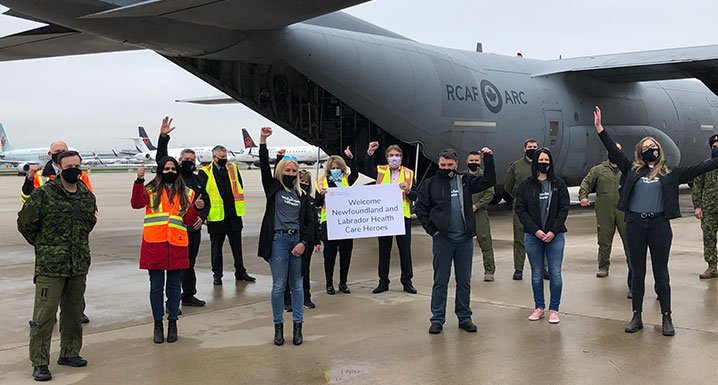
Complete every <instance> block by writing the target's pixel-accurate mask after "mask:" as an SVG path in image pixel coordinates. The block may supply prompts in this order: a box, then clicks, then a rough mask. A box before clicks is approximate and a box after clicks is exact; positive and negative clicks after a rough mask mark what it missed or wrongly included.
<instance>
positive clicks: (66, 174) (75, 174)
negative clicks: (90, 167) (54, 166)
mask: <svg viewBox="0 0 718 385" xmlns="http://www.w3.org/2000/svg"><path fill="white" fill-rule="evenodd" d="M80 174H82V170H80V169H79V168H74V167H73V168H66V169H64V170H62V174H60V175H62V180H64V181H65V182H67V183H77V181H78V180H79V179H80Z"/></svg>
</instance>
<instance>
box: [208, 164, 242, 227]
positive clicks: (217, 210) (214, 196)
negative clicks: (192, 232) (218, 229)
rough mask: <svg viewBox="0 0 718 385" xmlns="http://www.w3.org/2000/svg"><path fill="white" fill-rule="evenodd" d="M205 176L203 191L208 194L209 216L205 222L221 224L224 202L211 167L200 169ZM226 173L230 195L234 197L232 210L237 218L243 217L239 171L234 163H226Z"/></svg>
mask: <svg viewBox="0 0 718 385" xmlns="http://www.w3.org/2000/svg"><path fill="white" fill-rule="evenodd" d="M202 171H204V173H205V174H207V185H206V186H205V190H206V191H207V194H209V202H210V208H209V215H208V216H207V221H209V222H221V221H223V220H224V201H223V200H222V196H221V195H220V194H219V189H218V188H217V183H216V182H215V180H214V173H212V165H211V164H210V165H208V166H206V167H203V168H202ZM227 173H228V174H229V184H230V186H231V187H232V195H233V196H234V210H235V212H236V213H237V216H238V217H243V216H244V191H243V190H242V184H241V183H239V170H237V165H236V164H234V163H227Z"/></svg>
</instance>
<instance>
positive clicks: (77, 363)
mask: <svg viewBox="0 0 718 385" xmlns="http://www.w3.org/2000/svg"><path fill="white" fill-rule="evenodd" d="M57 364H58V365H67V366H72V367H73V368H81V367H83V366H87V360H86V359H84V358H82V357H80V356H77V357H60V358H58V359H57Z"/></svg>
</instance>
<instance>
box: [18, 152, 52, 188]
mask: <svg viewBox="0 0 718 385" xmlns="http://www.w3.org/2000/svg"><path fill="white" fill-rule="evenodd" d="M41 175H42V176H45V177H51V176H55V167H53V166H52V161H51V160H50V161H48V162H47V163H45V166H44V167H43V168H42V174H41ZM34 189H35V182H34V179H27V178H25V182H23V184H22V193H23V194H25V195H30V194H32V190H34Z"/></svg>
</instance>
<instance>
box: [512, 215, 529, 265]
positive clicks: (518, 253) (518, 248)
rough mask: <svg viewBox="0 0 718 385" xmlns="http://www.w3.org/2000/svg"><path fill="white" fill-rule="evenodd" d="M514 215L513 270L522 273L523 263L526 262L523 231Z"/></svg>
mask: <svg viewBox="0 0 718 385" xmlns="http://www.w3.org/2000/svg"><path fill="white" fill-rule="evenodd" d="M513 214H514V270H519V271H523V269H524V262H526V247H524V229H523V227H522V226H521V221H519V217H518V216H517V215H516V211H514V212H513Z"/></svg>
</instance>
